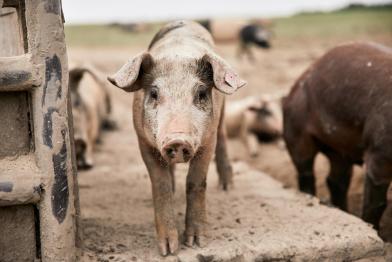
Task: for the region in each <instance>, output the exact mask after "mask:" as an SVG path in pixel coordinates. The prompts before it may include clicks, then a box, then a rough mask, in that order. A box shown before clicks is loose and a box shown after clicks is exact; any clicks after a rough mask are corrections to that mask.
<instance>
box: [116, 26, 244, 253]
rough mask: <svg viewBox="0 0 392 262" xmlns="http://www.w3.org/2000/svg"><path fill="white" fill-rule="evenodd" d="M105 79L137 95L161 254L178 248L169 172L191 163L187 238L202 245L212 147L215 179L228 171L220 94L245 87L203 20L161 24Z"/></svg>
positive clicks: (141, 142)
mask: <svg viewBox="0 0 392 262" xmlns="http://www.w3.org/2000/svg"><path fill="white" fill-rule="evenodd" d="M109 81H110V82H112V83H113V84H114V85H116V86H118V87H119V88H121V89H123V90H125V91H127V92H135V93H134V103H133V119H134V126H135V129H136V133H137V136H138V141H139V147H140V151H141V154H142V158H143V160H144V162H145V164H146V167H147V169H148V172H149V175H150V179H151V183H152V195H153V201H154V209H155V224H156V230H157V235H158V245H159V250H160V252H161V254H162V255H167V254H170V253H171V254H173V253H175V252H176V251H177V250H178V233H177V229H176V221H175V215H174V206H173V184H174V177H173V170H174V165H175V164H176V163H183V162H189V171H188V175H187V178H186V201H187V208H186V219H185V233H184V235H185V244H186V245H188V246H192V245H193V244H194V243H195V244H197V245H199V246H201V245H203V244H204V239H205V230H206V229H205V227H206V203H205V192H206V176H207V171H208V166H209V163H210V160H211V158H212V156H213V154H214V151H215V150H216V157H217V166H218V171H219V175H220V182H221V183H222V186H223V187H224V188H226V187H227V186H228V183H230V179H231V176H232V169H231V165H230V163H229V161H228V157H227V153H226V143H225V129H224V127H223V112H224V111H223V110H224V95H225V94H232V93H234V92H235V91H236V90H237V89H238V88H240V87H242V86H243V85H245V82H244V81H243V80H241V79H240V78H239V77H238V76H237V74H236V73H235V72H234V71H233V69H231V67H230V66H229V65H228V64H227V63H226V61H224V60H223V59H222V58H221V57H219V56H218V55H217V54H216V53H215V51H214V43H213V40H212V38H211V35H210V34H209V33H208V31H206V29H204V28H203V27H202V26H201V25H199V24H197V23H194V22H188V21H177V22H172V23H169V24H167V25H165V26H164V27H163V28H162V29H161V30H160V31H159V32H158V33H157V34H156V35H155V37H154V38H153V40H152V42H151V43H150V46H149V47H148V49H147V50H146V51H145V52H143V53H141V54H139V55H137V56H135V57H134V58H132V59H130V60H129V61H128V62H127V63H126V64H125V65H124V66H123V67H122V68H121V69H120V70H119V71H118V72H117V73H116V74H115V75H114V76H112V77H109Z"/></svg>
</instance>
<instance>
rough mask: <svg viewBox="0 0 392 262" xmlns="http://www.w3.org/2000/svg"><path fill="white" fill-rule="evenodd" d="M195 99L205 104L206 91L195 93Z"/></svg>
mask: <svg viewBox="0 0 392 262" xmlns="http://www.w3.org/2000/svg"><path fill="white" fill-rule="evenodd" d="M197 99H198V100H199V102H205V101H207V99H208V93H207V90H200V91H199V92H198V93H197Z"/></svg>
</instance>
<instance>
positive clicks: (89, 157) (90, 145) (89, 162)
mask: <svg viewBox="0 0 392 262" xmlns="http://www.w3.org/2000/svg"><path fill="white" fill-rule="evenodd" d="M94 144H95V141H92V140H91V139H89V141H88V142H87V144H86V153H85V163H84V167H85V168H86V169H90V168H92V167H93V166H94V160H93V151H94Z"/></svg>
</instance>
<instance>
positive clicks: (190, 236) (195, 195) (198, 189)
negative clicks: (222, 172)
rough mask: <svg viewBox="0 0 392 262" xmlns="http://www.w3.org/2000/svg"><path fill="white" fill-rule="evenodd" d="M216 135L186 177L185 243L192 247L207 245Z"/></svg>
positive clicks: (193, 161) (190, 167) (199, 155)
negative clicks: (207, 199)
mask: <svg viewBox="0 0 392 262" xmlns="http://www.w3.org/2000/svg"><path fill="white" fill-rule="evenodd" d="M215 144H216V136H215V138H214V141H213V143H210V145H209V146H208V147H207V148H202V149H201V150H199V153H197V154H196V156H195V157H194V158H193V159H192V161H191V163H190V166H189V172H188V176H187V178H186V201H187V206H186V218H185V234H184V235H185V245H187V246H189V247H191V246H193V244H194V243H196V244H197V245H198V246H200V247H202V246H204V245H205V243H204V242H205V227H206V223H207V218H206V203H205V193H206V187H207V181H206V179H207V172H208V166H209V163H210V161H211V158H212V152H213V149H214V148H215Z"/></svg>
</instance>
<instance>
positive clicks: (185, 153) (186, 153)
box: [182, 148, 191, 156]
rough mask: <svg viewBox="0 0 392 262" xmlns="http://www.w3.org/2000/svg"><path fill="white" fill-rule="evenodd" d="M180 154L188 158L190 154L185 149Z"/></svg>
mask: <svg viewBox="0 0 392 262" xmlns="http://www.w3.org/2000/svg"><path fill="white" fill-rule="evenodd" d="M182 153H183V154H184V156H189V155H190V154H191V153H190V152H189V150H188V149H186V148H184V149H183V150H182Z"/></svg>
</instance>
